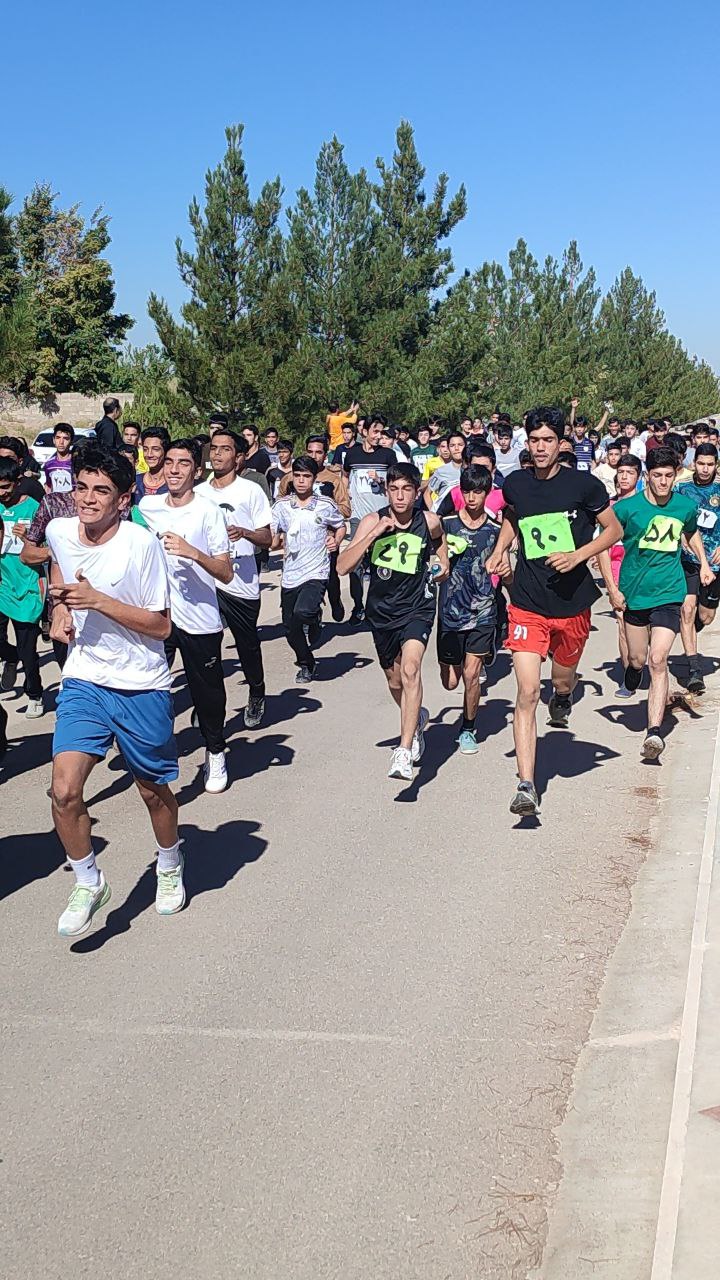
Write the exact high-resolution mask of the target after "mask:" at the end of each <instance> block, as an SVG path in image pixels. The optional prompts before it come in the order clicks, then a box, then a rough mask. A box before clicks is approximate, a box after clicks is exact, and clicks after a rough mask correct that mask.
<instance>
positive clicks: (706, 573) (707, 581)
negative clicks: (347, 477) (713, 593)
mask: <svg viewBox="0 0 720 1280" xmlns="http://www.w3.org/2000/svg"><path fill="white" fill-rule="evenodd" d="M700 581H701V582H702V584H703V586H704V587H711V586H712V584H713V582H714V581H715V574H714V573H713V571H712V569H711V568H710V565H709V564H704V565H701V567H700Z"/></svg>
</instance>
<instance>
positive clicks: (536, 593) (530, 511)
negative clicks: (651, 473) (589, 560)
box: [503, 467, 610, 618]
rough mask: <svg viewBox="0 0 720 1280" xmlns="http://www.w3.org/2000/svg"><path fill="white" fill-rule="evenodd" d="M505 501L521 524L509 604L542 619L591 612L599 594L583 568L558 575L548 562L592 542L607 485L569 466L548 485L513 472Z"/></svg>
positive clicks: (525, 473)
mask: <svg viewBox="0 0 720 1280" xmlns="http://www.w3.org/2000/svg"><path fill="white" fill-rule="evenodd" d="M503 496H504V498H505V500H506V502H507V504H508V506H509V507H512V509H513V512H514V513H515V516H516V518H517V522H518V525H519V538H518V557H517V565H516V567H515V577H514V580H513V584H512V586H511V587H510V599H511V600H512V603H513V604H514V605H516V606H517V607H518V609H528V610H529V611H530V612H531V613H538V614H540V615H541V617H544V618H574V617H576V616H577V614H579V613H582V612H583V611H584V610H585V609H589V608H590V606H591V605H592V603H593V601H594V600H597V598H598V596H599V595H600V592H599V591H598V589H597V587H596V586H595V583H594V582H593V580H592V578H591V576H590V572H589V570H588V567H587V565H585V564H581V565H578V567H577V569H572V570H571V572H570V573H558V572H557V570H555V569H553V568H552V567H551V566H550V565H548V563H547V558H546V557H547V556H549V555H552V554H553V552H557V551H572V550H574V549H575V548H576V547H584V546H587V544H588V542H591V541H592V537H593V533H594V531H595V525H596V523H597V520H596V517H597V516H598V515H599V514H600V512H602V511H605V510H606V509H607V507H608V506H609V505H610V500H609V498H608V495H607V492H606V490H605V486H604V485H603V484H602V483H601V481H600V480H596V479H595V477H594V476H592V475H590V473H589V472H585V471H569V470H568V468H567V467H560V470H559V471H558V472H557V474H556V475H554V476H553V477H552V479H550V480H538V478H537V477H536V475H535V472H534V471H513V472H512V473H511V474H510V475H509V476H508V477H507V480H506V481H505V483H504V485H503Z"/></svg>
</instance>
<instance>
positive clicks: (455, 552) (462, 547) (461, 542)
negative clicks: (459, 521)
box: [447, 533, 470, 556]
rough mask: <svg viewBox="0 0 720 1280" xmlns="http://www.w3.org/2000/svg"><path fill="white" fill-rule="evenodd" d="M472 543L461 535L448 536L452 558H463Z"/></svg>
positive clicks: (448, 545)
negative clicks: (464, 552)
mask: <svg viewBox="0 0 720 1280" xmlns="http://www.w3.org/2000/svg"><path fill="white" fill-rule="evenodd" d="M469 546H470V543H469V542H468V540H467V538H463V537H462V536H461V535H460V534H457V533H449V534H448V536H447V549H448V551H449V553H450V555H451V556H461V555H462V553H463V551H467V549H468V547H469Z"/></svg>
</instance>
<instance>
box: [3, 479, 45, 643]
mask: <svg viewBox="0 0 720 1280" xmlns="http://www.w3.org/2000/svg"><path fill="white" fill-rule="evenodd" d="M39 506H40V503H39V502H36V501H35V499H34V498H21V499H20V501H19V502H16V503H15V506H14V507H6V506H5V505H4V503H2V502H0V518H1V519H2V522H3V526H4V530H5V532H4V536H3V543H2V552H1V553H0V613H4V614H5V617H6V618H12V620H13V622H37V620H38V618H39V617H40V614H41V613H42V608H43V596H42V587H41V581H42V580H41V578H40V574H39V573H38V571H37V569H33V568H32V566H31V565H27V564H23V563H22V561H21V559H20V552H21V551H22V549H23V541H22V538H16V537H15V534H14V533H13V525H15V524H27V525H29V524H30V521H31V520H32V518H33V516H34V515H35V512H36V511H37V510H38V507H39Z"/></svg>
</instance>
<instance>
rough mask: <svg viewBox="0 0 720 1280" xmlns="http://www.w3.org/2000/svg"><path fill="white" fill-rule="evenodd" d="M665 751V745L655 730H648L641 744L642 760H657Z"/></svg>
mask: <svg viewBox="0 0 720 1280" xmlns="http://www.w3.org/2000/svg"><path fill="white" fill-rule="evenodd" d="M664 750H665V743H664V741H663V739H662V738H661V737H660V734H659V732H658V730H657V729H648V733H647V737H646V739H645V741H644V742H643V744H642V756H643V759H644V760H657V758H658V756H661V755H662V753H663V751H664Z"/></svg>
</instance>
